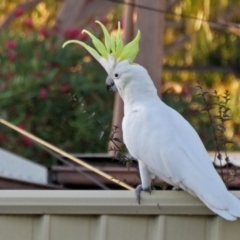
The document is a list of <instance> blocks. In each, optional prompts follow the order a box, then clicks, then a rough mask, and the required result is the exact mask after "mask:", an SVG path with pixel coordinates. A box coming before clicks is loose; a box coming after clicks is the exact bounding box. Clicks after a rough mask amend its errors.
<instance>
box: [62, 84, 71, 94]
mask: <svg viewBox="0 0 240 240" xmlns="http://www.w3.org/2000/svg"><path fill="white" fill-rule="evenodd" d="M69 89H70V85H69V83H64V84H63V85H62V86H61V87H60V92H61V93H68V92H69Z"/></svg>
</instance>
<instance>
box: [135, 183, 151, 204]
mask: <svg viewBox="0 0 240 240" xmlns="http://www.w3.org/2000/svg"><path fill="white" fill-rule="evenodd" d="M141 191H144V192H149V193H150V194H151V192H152V191H151V187H148V188H143V187H142V185H141V184H140V185H138V186H137V187H136V189H135V193H136V197H137V201H138V204H140V203H141Z"/></svg>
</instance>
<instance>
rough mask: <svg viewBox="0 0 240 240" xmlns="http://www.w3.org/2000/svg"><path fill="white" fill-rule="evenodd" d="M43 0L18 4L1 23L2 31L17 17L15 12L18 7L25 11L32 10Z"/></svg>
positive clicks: (32, 0) (0, 28)
mask: <svg viewBox="0 0 240 240" xmlns="http://www.w3.org/2000/svg"><path fill="white" fill-rule="evenodd" d="M40 2H42V0H31V1H28V2H25V3H21V4H18V5H17V7H16V8H15V9H13V10H12V11H11V12H10V13H9V14H8V15H7V16H6V18H5V19H4V20H3V22H2V23H1V24H0V31H1V30H3V29H5V28H6V27H8V26H9V25H10V24H11V22H12V21H14V20H15V19H16V16H15V14H14V12H15V10H16V9H22V10H23V12H27V11H29V10H32V9H33V8H34V7H36V5H37V4H39V3H40Z"/></svg>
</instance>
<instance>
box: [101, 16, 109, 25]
mask: <svg viewBox="0 0 240 240" xmlns="http://www.w3.org/2000/svg"><path fill="white" fill-rule="evenodd" d="M99 22H101V23H102V24H103V25H106V24H107V23H108V18H107V17H101V18H100V19H99Z"/></svg>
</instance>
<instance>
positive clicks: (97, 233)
mask: <svg viewBox="0 0 240 240" xmlns="http://www.w3.org/2000/svg"><path fill="white" fill-rule="evenodd" d="M1 193H2V194H1V195H0V240H135V239H136V240H229V239H231V240H240V220H237V221H234V222H228V221H226V220H224V219H222V218H220V217H218V216H216V215H214V214H213V213H211V212H210V211H209V210H208V209H207V208H206V207H205V206H204V205H203V204H202V203H201V202H200V201H198V200H197V199H196V198H194V197H192V196H190V195H188V194H187V193H184V192H180V193H179V192H164V191H160V192H155V193H154V194H153V195H151V196H150V195H144V203H143V204H141V205H138V204H137V203H136V200H135V196H134V193H132V192H127V191H81V192H80V191H1ZM235 195H238V196H239V193H237V194H235ZM156 206H158V207H156Z"/></svg>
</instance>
